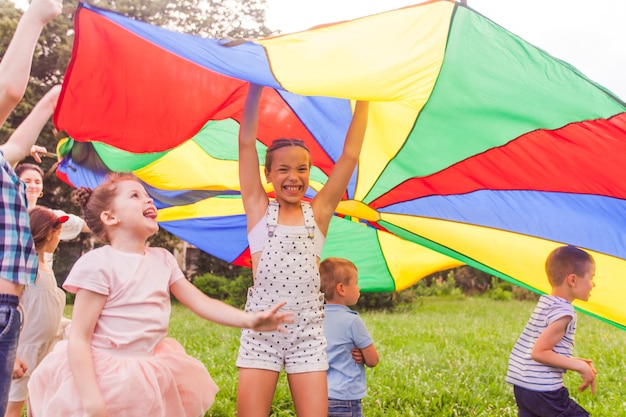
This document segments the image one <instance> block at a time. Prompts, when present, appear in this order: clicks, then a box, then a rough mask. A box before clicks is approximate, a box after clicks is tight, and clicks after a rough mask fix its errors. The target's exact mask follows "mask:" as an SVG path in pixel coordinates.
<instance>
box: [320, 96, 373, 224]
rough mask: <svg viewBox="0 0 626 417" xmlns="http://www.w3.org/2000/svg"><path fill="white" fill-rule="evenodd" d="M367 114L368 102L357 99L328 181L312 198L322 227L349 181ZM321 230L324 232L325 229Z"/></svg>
mask: <svg viewBox="0 0 626 417" xmlns="http://www.w3.org/2000/svg"><path fill="white" fill-rule="evenodd" d="M368 114H369V102H367V101H357V102H356V105H355V108H354V115H353V116H352V121H351V122H350V127H349V128H348V133H347V134H346V140H345V142H344V145H343V151H342V153H341V156H340V157H339V159H338V160H337V162H336V163H335V166H334V167H333V170H332V172H331V173H330V176H329V177H328V181H326V184H325V185H324V187H323V188H322V189H321V190H320V191H319V193H318V194H317V196H315V198H314V199H313V202H312V205H313V210H314V213H315V220H316V221H317V224H318V225H319V226H320V227H321V228H323V229H324V225H325V226H326V227H328V223H329V222H330V219H331V217H332V215H333V213H334V212H335V209H336V208H337V204H339V201H340V200H341V196H342V195H343V193H344V191H345V190H346V187H347V186H348V183H349V182H350V178H351V177H352V173H353V172H354V168H355V167H356V164H357V162H358V160H359V155H360V154H361V148H362V146H363V139H364V138H365V130H366V127H367V119H368ZM322 231H323V232H324V233H325V232H326V230H325V229H324V230H322Z"/></svg>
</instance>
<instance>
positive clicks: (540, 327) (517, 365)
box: [506, 246, 596, 417]
mask: <svg viewBox="0 0 626 417" xmlns="http://www.w3.org/2000/svg"><path fill="white" fill-rule="evenodd" d="M595 269H596V268H595V262H594V260H593V258H592V257H591V255H589V254H588V253H587V252H585V251H583V250H581V249H578V248H576V247H574V246H561V247H559V248H557V249H555V250H554V251H552V252H551V253H550V255H548V259H547V260H546V273H547V275H548V279H549V281H550V285H551V286H552V292H551V293H550V295H542V296H541V298H540V299H539V301H538V303H537V306H536V307H535V310H534V311H533V313H532V315H531V317H530V319H529V320H528V323H527V324H526V327H525V328H524V331H523V332H522V334H521V336H520V337H519V339H518V340H517V343H516V344H515V346H514V347H513V350H512V351H511V355H510V357H509V367H508V372H507V375H506V381H507V382H508V383H510V384H513V391H514V394H515V402H516V403H517V407H518V410H519V413H518V416H519V417H557V416H558V417H583V416H589V413H588V412H587V411H586V410H585V409H583V408H582V407H581V406H580V405H578V404H577V403H576V402H575V401H574V400H573V399H572V398H570V396H569V392H568V390H567V388H565V386H564V385H563V375H564V374H565V371H567V370H572V371H576V372H578V373H579V374H580V376H581V377H582V384H581V385H580V387H578V389H579V390H580V391H584V390H585V389H587V388H588V387H591V392H592V394H595V391H596V371H595V369H594V367H593V364H592V362H591V360H589V359H582V358H575V357H572V354H573V350H574V334H575V333H576V312H575V310H574V308H573V307H572V304H571V303H572V301H574V300H583V301H587V300H588V299H589V295H590V293H591V289H592V288H593V287H594V286H595V284H594V282H593V277H594V275H595Z"/></svg>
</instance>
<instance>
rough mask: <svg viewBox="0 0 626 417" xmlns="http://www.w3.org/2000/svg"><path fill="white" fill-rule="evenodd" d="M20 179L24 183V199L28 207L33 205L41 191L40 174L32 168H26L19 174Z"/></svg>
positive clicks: (41, 179) (41, 181) (35, 203)
mask: <svg viewBox="0 0 626 417" xmlns="http://www.w3.org/2000/svg"><path fill="white" fill-rule="evenodd" d="M20 180H22V182H24V183H25V184H26V199H27V200H28V205H29V207H34V206H35V205H37V199H38V198H39V196H40V195H41V192H42V191H43V178H41V174H40V173H39V172H37V171H35V170H34V169H27V170H25V171H24V172H22V174H21V175H20Z"/></svg>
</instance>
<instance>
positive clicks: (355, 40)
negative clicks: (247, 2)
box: [54, 1, 626, 328]
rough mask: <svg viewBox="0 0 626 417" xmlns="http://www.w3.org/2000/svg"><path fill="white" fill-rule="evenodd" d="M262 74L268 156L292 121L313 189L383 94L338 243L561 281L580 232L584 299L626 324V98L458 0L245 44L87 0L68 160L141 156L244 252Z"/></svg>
mask: <svg viewBox="0 0 626 417" xmlns="http://www.w3.org/2000/svg"><path fill="white" fill-rule="evenodd" d="M248 82H253V83H257V84H262V85H265V86H267V88H266V89H265V90H264V93H263V96H262V100H261V122H260V126H259V133H258V136H259V137H258V140H259V142H258V149H259V153H260V155H263V154H264V152H263V151H264V149H265V147H266V146H267V145H268V144H269V143H270V142H271V141H272V140H273V139H275V138H277V137H299V138H302V139H304V140H305V141H306V142H307V144H308V145H309V147H310V148H311V150H312V157H313V161H314V164H315V167H314V169H313V171H312V174H311V187H310V189H309V190H308V192H307V197H309V198H310V197H312V196H313V195H315V193H316V191H317V190H319V188H320V187H321V186H322V184H324V183H325V180H326V178H327V175H328V174H329V172H330V170H331V169H332V166H333V162H334V161H335V160H336V159H337V157H338V156H339V154H340V152H341V148H342V140H343V137H344V135H345V132H346V129H347V127H348V124H349V122H350V118H351V115H352V110H351V104H352V103H353V101H354V100H357V99H361V100H369V101H371V105H370V118H369V124H368V128H367V134H366V138H365V143H364V148H363V152H362V155H361V158H360V161H359V165H358V168H357V171H356V172H355V174H354V177H353V179H352V181H351V183H350V185H349V187H348V189H347V190H346V193H345V197H344V201H342V202H341V203H340V205H339V207H338V209H337V216H336V217H335V218H334V219H333V221H332V222H331V227H330V230H329V235H328V240H327V245H326V247H325V249H324V253H323V256H325V257H326V256H343V257H347V258H349V259H351V260H353V261H354V262H355V263H356V264H357V266H358V267H359V273H360V277H361V278H360V280H361V286H362V287H363V288H364V289H365V290H368V291H388V290H400V289H403V288H406V287H408V286H410V285H412V284H413V283H414V282H416V281H417V280H418V279H420V278H422V277H424V276H426V275H428V274H430V273H432V272H434V271H438V270H443V269H447V268H450V267H453V266H457V265H460V264H464V263H465V264H469V265H472V266H474V267H477V268H479V269H482V270H484V271H487V272H489V273H491V274H493V275H494V276H498V277H500V278H502V279H505V280H508V281H510V282H513V283H515V284H518V285H521V286H523V287H526V288H530V289H533V290H535V291H538V292H549V291H550V287H549V284H548V281H547V279H546V276H545V272H544V267H543V265H544V261H545V258H546V256H547V254H548V253H549V252H550V251H551V250H552V249H554V248H555V247H557V246H560V245H563V244H572V245H576V246H579V247H582V248H584V249H586V250H588V251H589V252H590V253H592V255H593V256H594V258H595V260H596V263H597V275H596V278H595V281H596V284H597V286H596V288H595V289H594V290H593V292H592V297H591V299H590V301H589V302H578V303H576V306H577V308H579V309H580V310H582V311H585V312H587V313H589V314H591V315H594V316H596V317H598V318H601V319H603V320H606V321H608V322H610V323H613V324H615V325H617V326H620V327H622V328H625V326H626V306H625V304H624V303H623V301H622V295H623V294H624V293H626V278H625V277H624V276H623V275H622V274H623V273H624V272H625V271H626V239H625V238H624V237H623V236H624V234H623V230H625V229H626V203H625V202H624V197H626V183H625V182H624V181H623V177H624V175H625V174H626V172H625V168H624V163H623V161H622V155H625V154H626V112H625V110H626V105H625V104H624V103H623V102H622V101H620V100H619V99H617V98H616V97H614V96H613V95H612V94H611V93H610V92H609V91H607V90H606V89H604V88H602V87H600V86H598V85H596V84H595V83H593V82H591V81H590V80H588V79H587V78H586V77H584V76H583V75H582V74H580V73H579V72H578V71H577V70H576V69H574V68H572V67H571V66H569V65H568V64H566V63H564V62H561V61H559V60H557V59H555V58H553V57H551V56H550V55H548V54H547V53H545V52H544V51H542V50H540V49H537V48H536V47H534V46H532V45H530V44H528V43H526V42H525V41H523V40H522V39H520V38H518V37H517V36H515V35H513V34H511V33H509V32H507V31H506V30H505V29H503V28H501V27H500V26H498V25H497V24H495V23H493V22H491V21H489V20H488V19H486V18H484V17H483V16H481V15H479V14H478V13H475V12H474V11H472V10H471V9H468V8H466V7H463V6H461V5H460V4H457V3H454V2H451V1H434V2H430V3H425V4H420V5H416V6H412V7H406V8H403V9H399V10H396V11H391V12H386V13H380V14H377V15H373V16H369V17H365V18H360V19H356V20H352V21H348V22H342V23H337V24H331V25H326V26H321V27H316V28H313V29H311V30H308V31H304V32H299V33H295V34H289V35H284V36H278V37H273V38H266V39H260V40H255V41H246V42H241V43H237V44H231V45H226V42H225V41H223V40H216V39H202V38H198V37H194V36H190V35H184V34H179V33H175V32H171V31H168V30H165V29H162V28H159V27H155V26H151V25H148V24H145V23H142V22H138V21H135V20H132V19H129V18H126V17H123V16H120V15H117V14H115V13H112V12H110V11H106V10H101V9H97V8H95V7H92V6H89V5H82V6H81V7H80V8H79V11H78V12H77V15H76V39H75V45H74V51H73V57H72V61H71V64H70V67H69V69H68V72H67V74H66V78H65V81H64V86H63V92H62V95H61V99H60V102H59V105H58V108H57V112H56V114H55V118H54V121H55V124H56V126H57V128H58V129H60V130H64V131H66V132H67V133H68V134H69V136H70V137H71V138H73V139H71V140H69V141H67V142H66V143H64V144H62V146H61V147H60V148H59V153H60V154H61V155H62V156H63V157H64V159H63V161H62V163H61V168H60V173H59V175H60V176H62V177H64V178H65V179H66V180H67V181H68V182H69V183H71V184H74V185H77V186H78V185H91V186H93V185H96V184H97V183H98V182H99V181H101V179H102V176H103V175H105V174H106V172H108V171H133V172H134V173H135V174H136V175H137V176H138V177H139V178H140V179H141V180H142V181H143V182H144V183H145V184H146V187H147V188H148V190H149V192H150V193H151V195H152V196H153V197H154V198H155V200H156V202H157V204H158V207H159V221H160V224H161V225H162V227H164V228H165V229H167V230H169V231H170V232H172V233H174V234H176V235H178V236H180V237H182V238H183V239H185V240H187V241H189V242H191V243H193V244H194V245H196V246H198V247H200V248H201V249H203V250H205V251H206V252H208V253H211V254H213V255H215V256H218V257H220V258H222V259H225V260H227V261H230V262H234V263H236V264H240V265H245V264H246V263H247V262H248V259H249V253H248V250H247V241H246V232H245V225H246V221H245V217H244V215H243V209H242V205H241V200H240V195H239V192H238V190H239V185H238V180H237V140H236V137H237V130H238V124H239V122H238V121H239V119H240V117H241V110H242V106H243V100H244V98H245V94H246V89H247V83H248ZM260 162H261V164H262V163H263V161H260ZM268 192H269V193H271V192H272V190H271V189H269V188H268Z"/></svg>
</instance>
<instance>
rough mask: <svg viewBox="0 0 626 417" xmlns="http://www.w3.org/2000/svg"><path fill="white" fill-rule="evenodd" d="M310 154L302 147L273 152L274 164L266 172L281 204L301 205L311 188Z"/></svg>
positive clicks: (290, 147) (283, 148) (280, 149)
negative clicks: (308, 189)
mask: <svg viewBox="0 0 626 417" xmlns="http://www.w3.org/2000/svg"><path fill="white" fill-rule="evenodd" d="M310 163H311V159H310V155H309V152H308V151H307V150H306V149H304V148H302V147H300V146H285V147H282V148H279V149H276V150H274V151H272V164H271V167H270V169H269V170H268V169H266V170H265V177H266V178H267V181H269V182H271V183H272V185H273V186H274V190H275V191H276V199H277V200H278V201H279V202H286V203H299V202H300V200H302V197H303V196H304V193H305V192H306V190H307V188H308V187H309V174H310Z"/></svg>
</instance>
